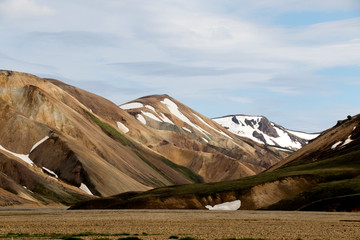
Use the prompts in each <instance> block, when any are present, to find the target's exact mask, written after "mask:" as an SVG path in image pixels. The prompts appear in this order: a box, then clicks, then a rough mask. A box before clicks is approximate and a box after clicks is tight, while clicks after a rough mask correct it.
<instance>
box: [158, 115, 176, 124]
mask: <svg viewBox="0 0 360 240" xmlns="http://www.w3.org/2000/svg"><path fill="white" fill-rule="evenodd" d="M160 118H161V120H163V121H164V122H167V123H170V124H172V125H175V124H174V123H173V122H172V121H171V120H170V119H169V118H167V117H166V116H165V114H163V113H160Z"/></svg>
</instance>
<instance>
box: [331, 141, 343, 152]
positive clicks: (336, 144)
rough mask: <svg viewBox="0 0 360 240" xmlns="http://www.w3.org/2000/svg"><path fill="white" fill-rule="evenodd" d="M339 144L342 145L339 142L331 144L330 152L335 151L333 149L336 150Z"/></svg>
mask: <svg viewBox="0 0 360 240" xmlns="http://www.w3.org/2000/svg"><path fill="white" fill-rule="evenodd" d="M341 143H342V141H339V142H337V143H335V144H333V145H332V146H331V149H332V150H335V148H336V147H337V146H339V145H340V144H341Z"/></svg>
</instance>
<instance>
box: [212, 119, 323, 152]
mask: <svg viewBox="0 0 360 240" xmlns="http://www.w3.org/2000/svg"><path fill="white" fill-rule="evenodd" d="M213 120H214V121H215V122H217V123H219V124H220V125H222V126H223V127H224V128H226V129H228V130H229V131H231V132H232V133H234V134H236V135H238V136H241V137H246V138H248V139H251V140H253V141H256V142H258V143H261V144H264V145H269V146H273V147H279V148H282V149H286V150H288V151H292V152H294V151H296V150H298V149H300V148H301V147H303V146H305V145H306V144H307V143H308V141H309V140H312V139H314V138H316V137H317V136H318V135H319V134H317V133H305V132H301V131H294V130H289V129H287V128H285V127H283V126H281V125H279V124H276V123H274V122H271V121H270V120H268V119H267V118H266V117H265V116H262V115H245V114H237V115H226V116H223V117H217V118H213Z"/></svg>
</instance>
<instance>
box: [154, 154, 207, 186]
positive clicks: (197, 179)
mask: <svg viewBox="0 0 360 240" xmlns="http://www.w3.org/2000/svg"><path fill="white" fill-rule="evenodd" d="M160 160H161V161H162V162H164V163H165V164H166V165H168V166H169V167H171V168H173V169H175V170H176V171H178V172H179V173H181V174H182V175H183V176H184V177H185V178H187V179H188V180H190V181H192V182H193V183H202V182H203V179H202V177H201V176H199V175H197V174H195V173H194V172H193V171H191V170H190V169H188V168H187V167H184V166H180V165H177V164H176V163H173V162H172V161H170V160H169V159H167V158H164V157H161V158H160Z"/></svg>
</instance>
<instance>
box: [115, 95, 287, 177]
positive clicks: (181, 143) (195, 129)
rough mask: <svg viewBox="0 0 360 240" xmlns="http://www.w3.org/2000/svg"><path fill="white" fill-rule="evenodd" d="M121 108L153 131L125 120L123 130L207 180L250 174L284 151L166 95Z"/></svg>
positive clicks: (264, 167)
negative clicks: (257, 141) (242, 135)
mask: <svg viewBox="0 0 360 240" xmlns="http://www.w3.org/2000/svg"><path fill="white" fill-rule="evenodd" d="M120 108H121V109H123V110H125V111H127V112H128V113H129V115H131V116H132V117H133V120H134V121H137V122H139V123H140V124H142V125H143V126H144V127H146V128H148V129H149V131H151V132H152V134H151V135H146V134H144V133H143V132H141V131H139V130H138V129H134V128H132V127H131V126H129V125H128V124H127V123H126V122H122V123H120V124H121V126H119V127H121V128H122V129H123V130H124V133H126V134H127V135H129V136H131V137H133V138H134V139H136V140H138V141H139V142H141V143H142V144H144V145H146V146H148V147H149V148H150V149H152V150H154V151H156V152H158V153H159V154H161V155H163V156H165V157H166V158H167V159H170V160H171V161H172V162H174V163H176V164H178V165H181V166H185V167H187V168H189V169H190V170H191V171H193V172H195V173H196V174H198V175H200V176H201V177H202V179H203V180H204V182H218V181H224V180H231V179H237V178H241V177H245V176H251V175H254V174H257V173H259V172H262V171H264V170H266V169H267V168H269V167H270V166H272V165H273V164H275V163H277V162H278V161H279V160H281V159H282V158H283V157H284V156H286V154H285V153H283V152H281V151H277V150H276V149H275V148H271V147H267V146H264V145H262V144H258V143H255V142H253V141H251V140H248V139H246V138H242V137H240V136H238V135H235V134H233V133H231V132H230V131H228V130H226V129H225V128H223V127H222V126H220V125H219V124H217V123H216V122H214V121H213V120H211V119H209V118H207V117H205V116H203V115H202V114H200V113H198V112H196V111H194V110H193V109H191V108H189V107H187V106H185V105H184V104H182V103H180V102H179V101H177V100H175V99H173V98H171V97H170V96H168V95H152V96H146V97H142V98H139V99H136V100H133V101H131V102H128V103H126V104H123V105H121V106H120ZM155 136H157V137H155Z"/></svg>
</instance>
